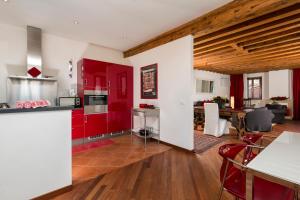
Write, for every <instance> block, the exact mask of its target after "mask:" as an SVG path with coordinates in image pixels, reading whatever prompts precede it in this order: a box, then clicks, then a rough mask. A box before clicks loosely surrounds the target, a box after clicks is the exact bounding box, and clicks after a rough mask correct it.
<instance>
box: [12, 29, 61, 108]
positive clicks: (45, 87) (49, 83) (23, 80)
mask: <svg viewBox="0 0 300 200" xmlns="http://www.w3.org/2000/svg"><path fill="white" fill-rule="evenodd" d="M42 64H43V61H42V30H41V29H40V28H35V27H32V26H27V64H26V65H23V66H18V67H15V68H16V70H14V69H13V67H10V70H8V73H9V76H8V79H7V90H6V92H7V102H8V103H9V105H10V106H11V107H14V106H15V104H16V102H17V101H25V100H39V99H47V100H49V101H50V102H51V104H52V105H55V102H56V101H55V100H56V98H57V94H58V82H57V80H56V79H55V76H57V72H58V70H55V69H53V70H52V69H46V68H43V67H42V66H43V65H42ZM33 67H34V68H36V69H37V70H39V71H40V72H41V74H40V75H39V76H37V77H32V76H31V75H30V74H29V73H28V70H30V69H32V68H33ZM20 69H21V70H20Z"/></svg>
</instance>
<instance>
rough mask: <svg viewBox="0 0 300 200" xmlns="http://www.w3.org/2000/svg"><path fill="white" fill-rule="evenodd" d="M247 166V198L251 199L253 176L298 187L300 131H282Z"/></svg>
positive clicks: (299, 180)
mask: <svg viewBox="0 0 300 200" xmlns="http://www.w3.org/2000/svg"><path fill="white" fill-rule="evenodd" d="M247 167H248V170H247V183H246V199H247V200H252V188H253V187H252V184H253V176H259V177H261V178H264V179H267V180H270V181H272V182H275V183H279V184H282V185H285V186H287V187H289V188H292V189H298V188H299V186H300V133H293V132H287V131H285V132H283V133H282V134H281V135H280V136H279V137H278V138H276V139H275V140H274V141H273V142H272V143H271V144H270V145H269V146H267V147H266V148H265V149H264V150H263V151H262V152H261V153H260V154H259V155H258V156H256V157H255V158H254V159H253V160H252V161H251V162H250V163H249V164H248V165H247Z"/></svg>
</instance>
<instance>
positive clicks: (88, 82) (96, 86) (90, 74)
mask: <svg viewBox="0 0 300 200" xmlns="http://www.w3.org/2000/svg"><path fill="white" fill-rule="evenodd" d="M106 69H107V63H106V62H102V61H96V60H90V59H83V69H82V70H83V85H84V89H85V90H103V89H107V77H106V75H107V73H106Z"/></svg>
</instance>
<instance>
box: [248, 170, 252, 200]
mask: <svg viewBox="0 0 300 200" xmlns="http://www.w3.org/2000/svg"><path fill="white" fill-rule="evenodd" d="M246 200H253V174H252V173H251V172H250V171H249V170H248V171H247V172H246Z"/></svg>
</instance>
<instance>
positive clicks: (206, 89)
mask: <svg viewBox="0 0 300 200" xmlns="http://www.w3.org/2000/svg"><path fill="white" fill-rule="evenodd" d="M213 91H214V81H208V80H200V79H196V93H213Z"/></svg>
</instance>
